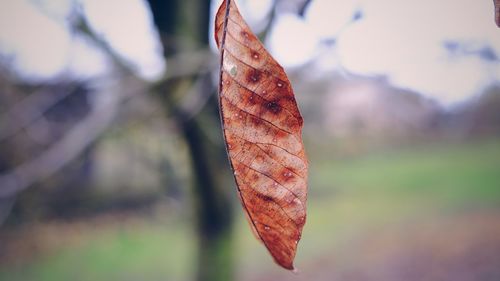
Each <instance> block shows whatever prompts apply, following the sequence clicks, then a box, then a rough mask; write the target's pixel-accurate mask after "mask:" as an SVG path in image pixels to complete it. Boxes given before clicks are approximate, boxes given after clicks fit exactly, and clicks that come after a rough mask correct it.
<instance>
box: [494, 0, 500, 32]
mask: <svg viewBox="0 0 500 281" xmlns="http://www.w3.org/2000/svg"><path fill="white" fill-rule="evenodd" d="M493 1H494V2H495V22H496V23H497V26H498V27H500V0H493Z"/></svg>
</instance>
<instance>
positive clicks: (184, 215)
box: [0, 140, 500, 281]
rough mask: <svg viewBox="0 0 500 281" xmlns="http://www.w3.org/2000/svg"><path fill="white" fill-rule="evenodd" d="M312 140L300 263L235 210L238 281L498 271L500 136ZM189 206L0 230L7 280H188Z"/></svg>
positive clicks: (456, 276) (459, 276) (447, 276)
mask: <svg viewBox="0 0 500 281" xmlns="http://www.w3.org/2000/svg"><path fill="white" fill-rule="evenodd" d="M309 147H310V148H309V152H310V157H309V160H310V162H311V174H310V197H309V201H308V220H307V223H306V226H305V229H304V234H303V238H302V240H301V242H300V245H299V251H298V254H297V259H296V266H297V267H298V269H299V270H300V273H299V274H293V273H290V272H287V271H284V270H282V269H280V268H278V267H277V266H276V265H275V264H274V263H273V262H272V260H271V258H270V257H269V255H268V254H267V253H266V251H265V249H264V247H263V246H261V245H259V243H258V242H257V241H256V240H255V239H254V237H253V235H252V234H251V231H250V229H249V227H248V225H247V223H246V221H245V220H244V216H243V214H242V213H238V214H237V217H238V218H239V219H238V222H237V227H236V230H235V234H236V235H235V246H236V251H235V253H234V258H235V261H236V266H237V276H238V278H237V280H245V281H246V280H248V281H253V280H255V281H256V280H342V281H350V280H353V281H354V280H356V281H364V280H374V281H375V280H376V281H379V280H383V281H393V280H394V281H401V280H404V281H413V280H419V281H425V280H429V281H436V280H439V281H447V280H450V281H451V280H453V281H461V280H480V281H489V280H491V281H497V280H500V266H499V265H500V168H499V167H500V141H498V140H489V141H474V142H462V143H442V142H440V143H433V144H429V143H427V144H425V145H413V146H410V145H405V146H400V147H396V148H392V149H388V148H384V149H376V150H370V151H369V152H366V153H351V154H349V155H342V154H337V153H334V152H329V151H330V150H329V149H328V148H325V147H322V146H312V145H309ZM332 151H333V150H332ZM185 209H186V208H184V207H182V206H176V205H175V204H170V203H168V202H167V203H165V204H159V205H158V206H155V207H152V208H151V209H148V210H146V211H144V210H143V211H141V212H131V213H108V214H105V215H100V216H97V217H92V218H86V219H85V220H71V221H60V220H55V221H51V222H39V223H31V224H28V225H24V226H19V227H17V228H12V229H3V230H2V229H0V241H1V242H0V251H1V253H0V280H13V281H16V280H23V281H30V280H33V281H35V280H36V281H39V280H40V281H43V280H51V281H57V280H81V281H86V280H190V279H191V277H192V276H193V274H192V271H193V264H195V263H194V260H195V252H194V251H195V245H194V243H193V241H195V240H194V238H193V231H192V229H191V224H190V223H189V221H190V215H189V214H188V212H186V211H185Z"/></svg>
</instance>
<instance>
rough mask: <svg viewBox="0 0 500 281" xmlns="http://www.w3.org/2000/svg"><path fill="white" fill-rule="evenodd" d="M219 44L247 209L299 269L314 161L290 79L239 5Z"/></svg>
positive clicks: (229, 137)
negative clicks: (309, 169) (310, 162)
mask: <svg viewBox="0 0 500 281" xmlns="http://www.w3.org/2000/svg"><path fill="white" fill-rule="evenodd" d="M215 40H216V42H217V45H218V46H219V49H220V52H221V73H220V79H221V81H220V89H219V91H220V92H219V99H220V109H221V117H222V125H223V130H224V137H225V140H226V146H227V151H228V154H229V160H230V162H231V166H232V168H233V171H234V177H235V179H236V185H237V187H238V193H239V196H240V199H241V203H242V205H243V208H244V210H245V212H246V214H247V218H248V220H249V223H250V225H251V227H252V229H253V231H254V233H255V234H256V236H257V238H259V239H260V240H261V241H262V242H263V243H264V245H265V246H266V248H267V249H268V250H269V252H270V253H271V255H272V256H273V258H274V260H275V261H276V262H277V263H278V264H279V265H281V266H282V267H284V268H286V269H290V270H293V269H294V267H293V259H294V257H295V253H296V250H297V243H298V241H299V240H300V237H301V233H302V228H303V226H304V223H305V219H306V196H307V185H306V183H307V160H306V156H305V152H304V145H303V143H302V136H301V131H302V123H303V121H302V117H301V115H300V113H299V110H298V108H297V103H296V101H295V97H294V94H293V90H292V87H291V85H290V81H289V80H288V78H287V76H286V74H285V72H284V70H283V68H282V67H281V66H280V65H279V64H278V63H277V62H276V61H275V60H274V59H273V58H272V57H271V55H270V54H269V53H268V52H267V51H266V49H265V48H264V46H263V45H262V43H261V42H260V41H259V39H258V38H257V37H256V36H255V35H254V34H253V33H252V31H251V30H250V28H249V27H248V25H247V24H246V22H245V21H244V20H243V18H242V17H241V15H240V13H239V11H238V8H237V7H236V4H235V3H234V0H225V1H224V2H223V3H222V4H221V6H220V8H219V10H218V12H217V16H216V19H215ZM221 46H222V47H221Z"/></svg>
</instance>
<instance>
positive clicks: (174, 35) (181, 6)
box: [148, 0, 233, 281]
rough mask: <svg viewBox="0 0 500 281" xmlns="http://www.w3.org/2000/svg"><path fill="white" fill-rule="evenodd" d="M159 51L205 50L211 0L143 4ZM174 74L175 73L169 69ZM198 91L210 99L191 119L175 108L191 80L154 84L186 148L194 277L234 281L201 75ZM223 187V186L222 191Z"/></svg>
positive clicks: (218, 145) (223, 192)
mask: <svg viewBox="0 0 500 281" xmlns="http://www.w3.org/2000/svg"><path fill="white" fill-rule="evenodd" d="M148 2H149V4H150V7H151V11H152V14H153V19H154V24H155V25H156V27H157V29H158V32H159V34H160V38H161V41H162V44H163V48H164V56H165V58H167V60H168V58H169V57H172V56H175V55H178V54H179V53H181V52H186V51H193V50H198V49H207V48H208V27H209V19H210V14H209V13H210V1H207V0H182V1H181V0H179V1H163V0H148ZM174 71H175V70H174ZM200 75H205V76H200V77H198V78H197V79H202V80H201V81H202V82H203V86H202V87H200V90H201V91H210V92H211V93H204V95H206V94H212V95H211V96H212V98H211V99H210V101H209V102H208V103H207V105H206V107H205V110H203V111H202V112H201V113H199V114H196V115H195V116H194V117H190V116H189V115H190V113H187V112H183V111H182V110H181V109H180V108H178V107H176V106H175V104H176V97H178V96H180V95H182V94H183V93H184V92H186V90H187V89H189V88H190V87H191V86H192V84H193V83H194V82H195V79H196V77H183V78H178V79H174V80H169V81H168V82H165V83H161V85H160V86H159V97H160V100H161V101H162V103H163V105H164V107H165V109H166V112H168V113H169V114H170V115H172V114H174V115H175V116H176V117H177V121H178V124H179V127H180V130H181V132H182V135H183V137H184V139H185V141H186V144H187V145H188V147H189V153H190V158H191V159H190V160H191V165H192V174H193V177H194V182H193V185H194V188H193V193H194V197H195V200H194V202H195V211H196V213H195V214H196V217H197V220H198V221H197V234H198V241H197V242H198V257H199V258H198V275H197V280H199V281H209V280H210V281H212V280H217V281H226V280H232V279H233V258H232V239H231V226H232V208H231V207H232V206H231V202H230V200H229V196H228V192H230V191H232V189H231V188H229V187H227V186H226V185H225V184H224V182H227V181H225V177H224V175H227V174H226V173H224V172H223V171H229V166H228V162H227V158H226V155H225V149H224V145H223V141H222V136H221V133H220V132H221V131H220V127H218V126H216V127H210V128H209V130H217V129H219V131H218V132H219V133H218V134H217V135H218V136H219V139H218V141H216V142H214V141H213V140H212V139H211V138H210V139H209V138H208V137H207V134H206V133H205V132H204V130H203V125H205V126H206V124H207V123H208V124H220V121H219V115H218V107H217V99H216V98H215V95H213V92H214V90H215V89H216V87H214V85H213V83H212V82H211V79H210V75H209V74H200ZM224 187H225V188H224Z"/></svg>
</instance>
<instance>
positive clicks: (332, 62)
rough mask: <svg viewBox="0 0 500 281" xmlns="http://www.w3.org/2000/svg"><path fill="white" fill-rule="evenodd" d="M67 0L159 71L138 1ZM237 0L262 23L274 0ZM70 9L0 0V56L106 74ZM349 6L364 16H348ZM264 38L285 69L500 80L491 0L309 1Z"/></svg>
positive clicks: (33, 65) (465, 92)
mask: <svg viewBox="0 0 500 281" xmlns="http://www.w3.org/2000/svg"><path fill="white" fill-rule="evenodd" d="M74 2H77V3H81V4H82V7H83V10H84V12H85V14H86V16H87V17H88V18H89V20H90V22H91V24H92V26H93V28H94V29H95V30H97V31H98V33H99V34H101V35H103V36H104V37H105V38H106V39H107V40H108V41H109V43H110V44H111V46H112V47H114V48H115V49H116V50H117V51H118V52H119V53H120V54H121V55H122V56H123V57H124V58H126V59H127V60H128V61H129V62H131V63H132V64H134V65H135V66H136V67H137V71H138V73H139V74H140V75H141V76H143V77H145V78H148V79H155V78H156V77H159V76H161V74H162V73H163V71H165V64H164V63H163V61H162V58H161V47H160V44H159V43H158V41H157V34H156V33H155V30H154V28H153V27H152V25H151V16H150V14H149V11H148V9H147V6H145V5H144V3H145V2H144V1H142V0H81V1H74ZM116 3H119V4H116ZM237 3H238V4H239V6H240V9H241V10H242V13H243V15H244V16H245V17H246V18H247V20H248V21H249V22H250V24H251V26H252V27H253V28H255V29H259V28H261V27H262V19H263V18H264V17H265V16H266V15H267V14H268V11H269V8H270V6H271V4H272V1H270V0H246V1H244V0H239V1H237ZM217 4H218V3H214V5H213V10H214V9H215V6H216V5H217ZM70 7H71V1H69V0H67V1H66V0H1V1H0V54H2V55H3V56H6V57H7V58H10V60H11V61H12V63H13V65H14V66H15V67H16V69H17V70H18V71H20V72H21V73H23V75H26V76H29V77H34V78H41V79H45V78H50V77H54V76H57V75H61V74H62V73H70V74H72V75H75V76H93V75H100V74H102V73H105V72H106V70H107V69H106V67H107V64H106V61H105V58H104V57H103V56H102V55H101V54H100V53H99V52H97V51H96V50H95V49H94V48H92V46H89V44H88V43H87V42H85V41H84V40H82V39H81V38H76V37H74V36H72V34H71V33H70V32H69V31H68V29H67V26H66V22H65V19H66V16H67V15H68V14H69V11H70ZM111 8H113V11H112V12H110V11H111ZM212 12H213V11H212ZM356 13H357V14H358V15H362V16H361V18H360V19H359V20H357V21H355V22H352V18H353V16H354V15H355V14H356ZM26 19H28V20H26ZM132 19H133V20H132ZM259 24H260V25H259ZM210 38H213V37H210ZM324 42H329V44H325V43H324ZM266 44H267V45H268V46H269V49H270V50H271V52H272V54H273V55H274V56H275V57H276V58H277V59H278V61H279V62H280V63H282V64H283V65H284V66H285V67H288V68H294V67H300V66H301V65H303V64H304V63H306V62H310V61H311V60H314V61H316V63H315V64H314V67H315V70H317V71H339V70H340V71H342V72H343V73H353V74H358V75H386V76H387V77H388V78H389V80H390V81H391V82H392V83H393V84H395V85H397V86H399V87H404V88H410V89H413V90H416V91H418V92H421V93H424V94H427V95H429V96H433V97H436V98H438V99H439V100H440V101H442V102H443V103H445V104H452V103H454V102H456V101H460V100H462V99H464V98H466V97H468V96H470V95H474V94H477V93H478V92H479V91H480V90H481V89H482V87H485V86H487V85H490V84H491V83H494V82H495V81H496V82H498V81H499V80H500V63H499V57H500V29H499V28H497V27H496V25H495V24H494V22H493V1H491V0H439V1H435V0H419V1H401V0H335V1H333V0H313V2H312V4H311V6H310V7H309V9H308V10H307V11H306V14H305V16H304V18H300V17H298V16H296V15H292V14H279V15H278V17H277V18H276V24H275V26H274V28H273V30H272V33H271V36H270V37H269V38H268V40H267V42H266ZM167 67H168V64H167Z"/></svg>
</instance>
